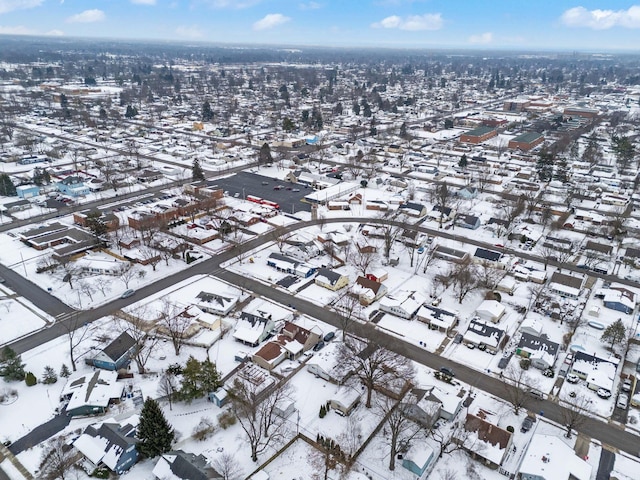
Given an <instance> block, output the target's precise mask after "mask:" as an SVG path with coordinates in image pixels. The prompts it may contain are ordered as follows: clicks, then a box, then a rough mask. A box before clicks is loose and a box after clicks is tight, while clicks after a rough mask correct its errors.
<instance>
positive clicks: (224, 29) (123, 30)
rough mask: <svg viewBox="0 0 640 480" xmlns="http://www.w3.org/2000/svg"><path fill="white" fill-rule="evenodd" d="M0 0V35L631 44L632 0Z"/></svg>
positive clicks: (637, 12) (638, 24)
mask: <svg viewBox="0 0 640 480" xmlns="http://www.w3.org/2000/svg"><path fill="white" fill-rule="evenodd" d="M635 2H636V3H634V1H620V0H598V1H591V0H576V1H564V0H555V1H552V0H448V1H446V0H0V33H2V34H35V35H65V36H82V37H87V36H88V37H109V38H129V39H164V40H189V41H193V40H196V41H202V42H216V43H219V42H225V43H270V44H280V45H281V44H291V45H325V46H370V47H371V46H373V47H376V46H379V47H412V48H450V47H453V48H476V49H494V48H498V49H515V50H520V49H554V50H567V49H569V50H573V49H577V50H591V51H602V50H638V48H639V45H640V42H639V40H640V0H635Z"/></svg>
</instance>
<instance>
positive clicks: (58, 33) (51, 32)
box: [45, 29, 64, 37]
mask: <svg viewBox="0 0 640 480" xmlns="http://www.w3.org/2000/svg"><path fill="white" fill-rule="evenodd" d="M45 35H49V36H51V37H62V36H64V32H63V31H62V30H57V29H53V30H49V31H48V32H47V33H45Z"/></svg>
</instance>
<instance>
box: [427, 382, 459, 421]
mask: <svg viewBox="0 0 640 480" xmlns="http://www.w3.org/2000/svg"><path fill="white" fill-rule="evenodd" d="M464 396H465V391H464V389H460V390H459V391H458V393H457V394H455V395H454V394H453V393H451V392H449V391H445V390H440V389H438V388H437V387H436V388H434V389H433V390H432V391H431V393H430V394H429V397H430V398H431V400H432V401H435V402H439V403H440V418H442V419H443V420H446V421H447V422H450V421H452V420H453V419H454V418H456V417H457V416H458V413H460V410H461V409H462V406H463V405H464V400H463V397H464Z"/></svg>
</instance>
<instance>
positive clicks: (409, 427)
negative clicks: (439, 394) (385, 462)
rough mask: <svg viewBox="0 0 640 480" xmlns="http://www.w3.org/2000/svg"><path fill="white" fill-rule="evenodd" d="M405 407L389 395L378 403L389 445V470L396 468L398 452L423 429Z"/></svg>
mask: <svg viewBox="0 0 640 480" xmlns="http://www.w3.org/2000/svg"><path fill="white" fill-rule="evenodd" d="M403 407H404V405H400V402H399V401H398V402H396V401H394V400H392V399H391V398H389V397H387V396H384V397H383V398H381V399H380V400H379V401H378V402H377V404H376V410H377V413H378V416H379V417H380V418H382V419H383V420H384V422H385V427H386V428H385V431H386V432H387V440H388V445H389V470H392V471H393V470H395V468H396V456H397V455H398V453H400V452H401V451H403V450H404V449H405V448H407V447H408V445H409V442H410V441H411V440H413V439H414V438H415V437H416V436H417V435H418V434H420V433H422V431H423V430H422V428H421V427H420V425H418V424H417V423H415V422H413V421H412V420H410V419H409V418H408V417H407V416H406V415H405V413H404V410H403Z"/></svg>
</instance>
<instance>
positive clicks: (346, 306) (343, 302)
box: [333, 291, 362, 339]
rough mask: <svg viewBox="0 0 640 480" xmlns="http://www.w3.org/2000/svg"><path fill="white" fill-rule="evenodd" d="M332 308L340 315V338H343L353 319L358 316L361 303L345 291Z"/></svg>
mask: <svg viewBox="0 0 640 480" xmlns="http://www.w3.org/2000/svg"><path fill="white" fill-rule="evenodd" d="M333 308H334V310H335V311H336V313H337V314H338V315H339V317H340V318H339V322H340V330H342V338H343V339H344V338H345V337H346V334H347V331H348V330H349V328H350V327H351V324H352V323H353V322H354V319H357V318H359V316H360V313H361V311H362V305H360V300H359V299H358V298H357V297H356V296H355V295H353V294H351V293H350V292H348V291H347V292H345V293H343V294H342V296H341V297H340V298H338V300H337V301H336V302H335V303H334V306H333Z"/></svg>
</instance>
